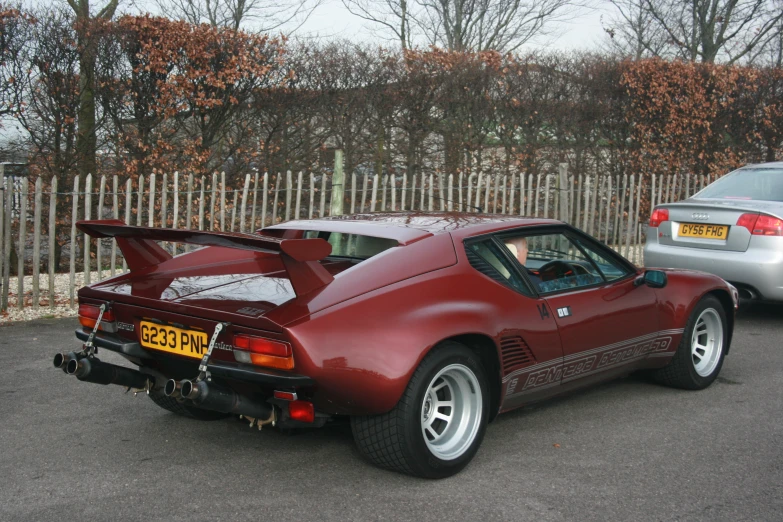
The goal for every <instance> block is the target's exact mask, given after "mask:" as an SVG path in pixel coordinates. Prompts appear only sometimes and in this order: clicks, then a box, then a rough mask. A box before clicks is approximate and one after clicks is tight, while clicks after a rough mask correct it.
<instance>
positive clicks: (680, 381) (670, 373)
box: [653, 295, 728, 390]
mask: <svg viewBox="0 0 783 522" xmlns="http://www.w3.org/2000/svg"><path fill="white" fill-rule="evenodd" d="M727 343H728V327H727V321H726V311H725V310H724V309H723V306H722V305H721V303H720V301H718V299H717V298H716V297H714V296H711V295H708V296H705V297H704V298H702V300H701V301H699V302H698V303H697V304H696V307H695V308H694V309H693V312H692V313H691V316H690V318H689V319H688V324H687V325H686V327H685V331H684V332H683V334H682V340H681V341H680V345H679V346H678V347H677V352H676V353H675V354H674V357H673V358H672V360H671V362H670V363H669V364H668V365H667V366H664V367H663V368H661V369H659V370H655V372H654V373H653V377H654V378H655V379H656V380H657V381H658V382H660V383H661V384H665V385H667V386H673V387H675V388H684V389H686V390H702V389H704V388H706V387H707V386H709V385H710V384H712V382H713V381H714V380H715V379H716V378H717V377H718V374H719V373H720V369H721V367H722V366H723V359H724V357H725V355H726V349H727V348H728V346H727Z"/></svg>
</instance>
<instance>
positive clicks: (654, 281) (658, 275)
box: [634, 270, 668, 288]
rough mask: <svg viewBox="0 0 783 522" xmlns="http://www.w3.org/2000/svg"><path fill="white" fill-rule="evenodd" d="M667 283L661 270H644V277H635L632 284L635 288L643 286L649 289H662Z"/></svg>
mask: <svg viewBox="0 0 783 522" xmlns="http://www.w3.org/2000/svg"><path fill="white" fill-rule="evenodd" d="M667 282H668V279H667V277H666V272H664V271H663V270H645V271H644V275H643V276H640V277H637V278H636V280H635V281H634V284H635V285H636V286H641V285H643V284H645V285H647V286H649V287H650V288H663V287H664V286H666V283H667Z"/></svg>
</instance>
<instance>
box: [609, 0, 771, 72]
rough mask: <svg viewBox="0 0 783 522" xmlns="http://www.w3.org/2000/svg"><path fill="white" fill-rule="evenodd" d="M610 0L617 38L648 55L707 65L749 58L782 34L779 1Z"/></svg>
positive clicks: (610, 33)
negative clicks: (618, 36)
mask: <svg viewBox="0 0 783 522" xmlns="http://www.w3.org/2000/svg"><path fill="white" fill-rule="evenodd" d="M609 1H611V2H612V4H614V5H615V6H616V7H617V11H618V15H617V17H616V19H615V21H616V22H617V23H616V24H615V25H614V27H612V28H611V31H614V35H615V36H617V31H621V36H623V37H625V35H627V37H626V38H625V39H626V41H631V42H633V45H634V46H635V47H636V48H637V49H639V48H641V49H643V50H644V51H646V52H649V53H650V54H654V55H658V56H664V57H669V58H682V59H685V60H690V61H699V62H707V63H713V62H715V61H717V60H721V61H725V62H728V63H734V62H737V61H738V60H745V61H749V60H751V59H752V58H753V57H754V56H756V55H757V54H758V53H759V51H760V50H762V49H764V48H765V47H766V46H768V45H770V44H772V43H774V42H775V40H776V38H778V37H779V35H780V31H781V24H780V22H781V19H783V9H781V8H780V4H779V2H778V0H686V1H683V0H609ZM776 4H777V5H776ZM611 31H608V32H609V35H610V36H612V34H613V32H611ZM661 35H664V36H665V39H664V41H663V43H664V44H665V45H660V44H661V43H662V42H661V40H660V37H661Z"/></svg>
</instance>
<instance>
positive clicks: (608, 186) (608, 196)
mask: <svg viewBox="0 0 783 522" xmlns="http://www.w3.org/2000/svg"><path fill="white" fill-rule="evenodd" d="M611 223H612V175H611V174H610V175H608V176H606V235H605V236H604V238H605V241H604V244H606V245H607V246H608V245H609V237H610V234H609V225H610V224H611Z"/></svg>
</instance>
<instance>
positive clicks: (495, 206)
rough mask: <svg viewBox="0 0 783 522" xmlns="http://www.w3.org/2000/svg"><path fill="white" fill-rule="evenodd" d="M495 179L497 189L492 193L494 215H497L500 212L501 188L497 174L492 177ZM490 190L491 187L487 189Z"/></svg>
mask: <svg viewBox="0 0 783 522" xmlns="http://www.w3.org/2000/svg"><path fill="white" fill-rule="evenodd" d="M492 177H493V178H495V188H494V189H493V193H492V214H497V211H498V189H499V188H500V176H498V175H497V174H493V175H492ZM487 188H489V186H488V187H487Z"/></svg>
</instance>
